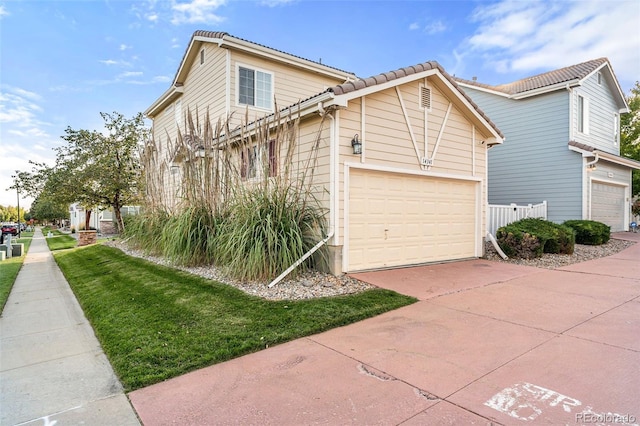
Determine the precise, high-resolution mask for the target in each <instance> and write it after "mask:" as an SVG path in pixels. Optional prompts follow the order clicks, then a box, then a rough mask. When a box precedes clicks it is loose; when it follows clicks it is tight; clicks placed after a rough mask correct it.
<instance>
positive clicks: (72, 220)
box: [69, 203, 140, 234]
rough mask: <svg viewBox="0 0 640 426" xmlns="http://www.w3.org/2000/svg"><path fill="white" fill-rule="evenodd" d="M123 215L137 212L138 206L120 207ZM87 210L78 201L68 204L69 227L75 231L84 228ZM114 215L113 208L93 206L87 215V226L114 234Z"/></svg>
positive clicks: (138, 210)
mask: <svg viewBox="0 0 640 426" xmlns="http://www.w3.org/2000/svg"><path fill="white" fill-rule="evenodd" d="M120 212H121V213H122V215H123V216H125V215H130V214H138V213H139V212H140V207H139V206H124V207H122V208H121V209H120ZM86 217H87V210H86V209H85V208H84V207H83V206H82V205H81V204H80V203H73V204H71V205H70V206H69V227H70V228H73V229H74V230H76V231H81V230H84V229H85V226H86ZM114 221H115V215H114V214H113V209H105V210H101V209H100V208H98V207H94V208H93V209H92V210H91V217H89V228H90V229H96V230H98V231H99V232H101V233H103V234H114V233H115V232H116V231H115V229H116V228H115V224H114Z"/></svg>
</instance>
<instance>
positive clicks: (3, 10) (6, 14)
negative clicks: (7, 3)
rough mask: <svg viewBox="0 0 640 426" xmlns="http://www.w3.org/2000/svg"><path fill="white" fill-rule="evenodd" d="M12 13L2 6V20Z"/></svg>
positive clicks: (0, 7) (0, 15)
mask: <svg viewBox="0 0 640 426" xmlns="http://www.w3.org/2000/svg"><path fill="white" fill-rule="evenodd" d="M9 15H10V13H9V12H8V11H7V9H5V8H4V5H3V4H0V18H2V17H3V16H9Z"/></svg>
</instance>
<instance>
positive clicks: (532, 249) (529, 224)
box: [496, 218, 575, 259]
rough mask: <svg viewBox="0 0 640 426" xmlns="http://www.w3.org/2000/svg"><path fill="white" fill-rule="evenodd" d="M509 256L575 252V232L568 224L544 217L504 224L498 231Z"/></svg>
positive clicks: (502, 247) (524, 256)
mask: <svg viewBox="0 0 640 426" xmlns="http://www.w3.org/2000/svg"><path fill="white" fill-rule="evenodd" d="M496 239H497V241H498V244H499V245H500V248H501V249H502V250H503V251H504V252H505V254H506V255H507V256H510V257H519V258H523V259H533V258H536V257H540V256H542V254H543V253H555V254H573V249H574V246H575V233H574V231H573V229H571V228H570V227H568V226H564V225H558V224H556V223H553V222H550V221H548V220H544V219H537V218H527V219H521V220H519V221H517V222H513V223H510V224H509V225H507V226H503V227H501V228H499V229H498V231H497V232H496Z"/></svg>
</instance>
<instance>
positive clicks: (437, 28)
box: [409, 21, 447, 34]
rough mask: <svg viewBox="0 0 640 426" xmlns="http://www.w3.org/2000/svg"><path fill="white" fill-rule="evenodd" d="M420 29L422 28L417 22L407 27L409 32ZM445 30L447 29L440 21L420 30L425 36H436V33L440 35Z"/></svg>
mask: <svg viewBox="0 0 640 426" xmlns="http://www.w3.org/2000/svg"><path fill="white" fill-rule="evenodd" d="M421 28H422V27H421V26H420V24H419V23H417V22H413V23H411V24H410V25H409V31H416V30H419V29H421ZM446 29H447V26H446V25H445V24H444V23H443V22H442V21H435V22H432V23H430V24H429V25H427V26H425V27H424V28H422V31H424V32H425V33H427V34H436V33H441V32H443V31H445V30H446Z"/></svg>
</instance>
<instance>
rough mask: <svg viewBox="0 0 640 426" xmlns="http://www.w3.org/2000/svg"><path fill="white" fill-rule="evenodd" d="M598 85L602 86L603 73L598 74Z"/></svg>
mask: <svg viewBox="0 0 640 426" xmlns="http://www.w3.org/2000/svg"><path fill="white" fill-rule="evenodd" d="M598 84H600V85H601V84H602V73H601V72H599V73H598Z"/></svg>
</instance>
